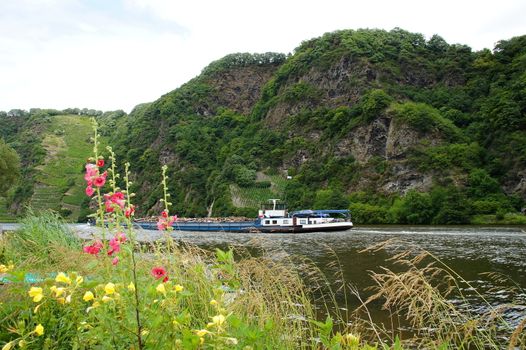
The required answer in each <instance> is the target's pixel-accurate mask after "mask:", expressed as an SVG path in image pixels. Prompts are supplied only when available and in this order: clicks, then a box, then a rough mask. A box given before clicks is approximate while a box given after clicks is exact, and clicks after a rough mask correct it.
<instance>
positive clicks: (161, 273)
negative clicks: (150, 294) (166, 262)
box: [152, 266, 168, 282]
mask: <svg viewBox="0 0 526 350" xmlns="http://www.w3.org/2000/svg"><path fill="white" fill-rule="evenodd" d="M152 276H153V277H155V279H156V280H158V279H159V278H163V277H164V278H165V279H166V280H168V275H167V273H166V270H165V268H164V267H162V266H157V267H154V268H153V269H152ZM163 282H165V281H164V279H163Z"/></svg>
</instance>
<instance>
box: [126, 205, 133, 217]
mask: <svg viewBox="0 0 526 350" xmlns="http://www.w3.org/2000/svg"><path fill="white" fill-rule="evenodd" d="M134 213H135V206H134V205H131V206H129V207H128V208H126V211H125V212H124V216H126V217H127V218H129V217H130V216H132V215H133V214H134Z"/></svg>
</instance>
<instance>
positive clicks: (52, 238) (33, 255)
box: [1, 209, 82, 267]
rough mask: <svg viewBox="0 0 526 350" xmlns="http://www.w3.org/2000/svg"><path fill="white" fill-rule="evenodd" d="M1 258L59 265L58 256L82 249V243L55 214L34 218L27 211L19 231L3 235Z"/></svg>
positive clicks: (44, 214) (59, 258)
mask: <svg viewBox="0 0 526 350" xmlns="http://www.w3.org/2000/svg"><path fill="white" fill-rule="evenodd" d="M5 235H6V237H4V238H3V244H2V249H1V252H2V255H3V257H4V258H5V259H6V260H7V261H13V262H14V263H24V262H28V261H30V262H31V263H32V264H39V265H40V266H49V267H51V266H53V265H55V264H60V263H62V262H63V261H62V260H61V259H62V258H63V257H62V256H59V255H60V254H61V253H65V252H69V251H79V252H80V250H81V247H82V245H81V240H80V239H79V238H78V237H77V236H75V235H74V234H73V233H72V232H71V230H70V229H69V228H68V226H67V225H66V224H65V223H64V222H63V221H62V219H61V218H60V217H59V215H58V214H56V213H55V212H52V211H45V212H42V213H39V215H38V216H36V215H34V214H33V212H32V211H31V209H29V211H28V213H27V215H26V216H25V217H24V218H23V219H22V220H21V222H20V229H19V230H17V231H16V232H11V233H6V234H5Z"/></svg>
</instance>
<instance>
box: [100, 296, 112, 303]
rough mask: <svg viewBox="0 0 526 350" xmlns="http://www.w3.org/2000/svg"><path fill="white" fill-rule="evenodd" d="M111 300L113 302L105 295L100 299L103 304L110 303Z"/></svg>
mask: <svg viewBox="0 0 526 350" xmlns="http://www.w3.org/2000/svg"><path fill="white" fill-rule="evenodd" d="M112 300H113V298H110V297H109V296H107V295H105V296H103V297H102V302H104V303H107V302H109V301H112Z"/></svg>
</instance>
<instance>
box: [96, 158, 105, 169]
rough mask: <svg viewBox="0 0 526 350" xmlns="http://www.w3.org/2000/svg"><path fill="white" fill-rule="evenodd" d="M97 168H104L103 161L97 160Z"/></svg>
mask: <svg viewBox="0 0 526 350" xmlns="http://www.w3.org/2000/svg"><path fill="white" fill-rule="evenodd" d="M97 166H98V167H99V168H102V167H103V166H104V159H99V160H97Z"/></svg>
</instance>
